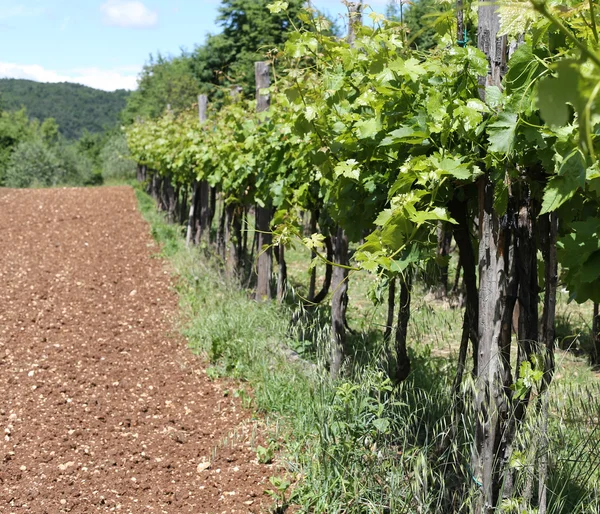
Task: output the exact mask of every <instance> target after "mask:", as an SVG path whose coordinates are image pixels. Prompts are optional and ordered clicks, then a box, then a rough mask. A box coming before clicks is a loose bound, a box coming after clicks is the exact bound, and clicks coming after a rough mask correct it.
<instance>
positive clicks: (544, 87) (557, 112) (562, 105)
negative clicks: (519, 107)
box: [538, 59, 583, 127]
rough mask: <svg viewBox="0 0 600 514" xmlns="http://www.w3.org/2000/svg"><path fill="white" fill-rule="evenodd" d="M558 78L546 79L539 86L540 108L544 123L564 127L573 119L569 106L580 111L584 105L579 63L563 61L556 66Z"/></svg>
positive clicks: (569, 60)
mask: <svg viewBox="0 0 600 514" xmlns="http://www.w3.org/2000/svg"><path fill="white" fill-rule="evenodd" d="M556 73H557V76H556V78H554V77H545V78H543V79H542V80H540V83H539V86H538V107H539V109H540V113H541V115H542V118H544V121H545V122H546V123H548V124H549V125H553V126H558V127H560V126H563V125H566V124H567V123H568V122H569V121H570V118H571V111H570V109H569V106H568V105H567V104H569V103H570V104H571V105H573V107H575V109H578V108H579V107H580V105H581V104H582V103H583V101H582V99H581V98H580V96H579V95H580V93H579V70H578V68H577V63H576V61H574V60H571V59H563V60H562V61H559V62H558V64H556Z"/></svg>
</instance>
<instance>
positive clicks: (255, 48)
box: [192, 0, 304, 96]
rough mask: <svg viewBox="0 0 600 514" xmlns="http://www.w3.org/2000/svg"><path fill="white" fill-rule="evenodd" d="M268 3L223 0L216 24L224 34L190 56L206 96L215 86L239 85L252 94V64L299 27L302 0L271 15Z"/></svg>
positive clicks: (210, 38) (210, 39)
mask: <svg viewBox="0 0 600 514" xmlns="http://www.w3.org/2000/svg"><path fill="white" fill-rule="evenodd" d="M269 3H270V2H269V0H223V2H222V3H221V6H220V7H219V16H218V18H217V23H218V24H219V25H220V26H221V27H222V29H223V32H222V33H221V34H217V35H211V36H209V37H208V38H207V40H206V42H205V43H204V45H201V46H199V47H197V48H196V50H195V51H194V53H193V55H192V61H193V70H194V74H195V76H196V78H197V79H198V81H199V82H200V83H201V84H202V89H203V91H204V92H206V93H214V91H215V88H216V86H231V85H238V84H242V85H243V87H244V92H245V93H246V94H247V95H248V96H251V95H252V94H254V84H255V82H254V63H255V62H257V61H262V60H264V59H265V57H266V55H267V54H268V53H269V52H270V51H272V50H273V49H280V48H281V47H282V46H283V43H285V41H286V40H287V38H288V35H289V33H290V31H292V30H293V29H294V27H295V26H300V25H301V21H300V18H299V15H300V12H301V10H302V7H303V5H304V0H291V1H289V6H288V9H287V11H286V12H282V13H278V14H271V13H270V12H269V10H268V8H267V5H268V4H269Z"/></svg>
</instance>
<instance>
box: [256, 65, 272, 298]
mask: <svg viewBox="0 0 600 514" xmlns="http://www.w3.org/2000/svg"><path fill="white" fill-rule="evenodd" d="M254 71H255V76H256V111H257V112H264V111H266V110H268V109H269V105H270V101H271V99H270V96H269V95H268V94H265V93H264V92H263V91H262V90H264V89H266V88H268V87H269V86H270V85H271V76H270V73H269V72H270V69H269V63H267V62H262V61H261V62H257V63H255V64H254ZM255 212H256V231H257V233H258V262H257V264H256V268H257V278H256V295H255V297H256V300H258V301H263V300H270V299H271V298H273V293H272V291H271V275H272V271H273V252H272V249H271V244H272V242H273V237H272V235H271V226H270V225H271V218H272V209H271V207H270V206H267V205H266V206H264V207H261V206H260V205H257V206H256V208H255Z"/></svg>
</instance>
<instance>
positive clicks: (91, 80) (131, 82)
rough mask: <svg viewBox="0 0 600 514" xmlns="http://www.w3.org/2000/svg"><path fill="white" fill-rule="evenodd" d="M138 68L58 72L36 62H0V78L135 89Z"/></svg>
mask: <svg viewBox="0 0 600 514" xmlns="http://www.w3.org/2000/svg"><path fill="white" fill-rule="evenodd" d="M138 71H139V68H137V69H136V68H134V67H127V68H117V69H113V70H103V69H99V68H78V69H74V70H70V71H68V72H62V73H59V72H57V71H54V70H48V69H45V68H43V67H42V66H39V65H37V64H32V65H24V64H14V63H8V62H0V78H14V79H28V80H35V81H36V82H75V83H76V84H83V85H84V86H89V87H93V88H96V89H103V90H104V91H114V90H115V89H130V90H131V89H136V88H137V74H138V73H137V72H138Z"/></svg>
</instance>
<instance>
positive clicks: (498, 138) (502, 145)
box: [487, 112, 517, 154]
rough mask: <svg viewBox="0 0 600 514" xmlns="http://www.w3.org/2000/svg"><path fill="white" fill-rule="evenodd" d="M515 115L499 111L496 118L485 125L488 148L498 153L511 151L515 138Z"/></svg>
mask: <svg viewBox="0 0 600 514" xmlns="http://www.w3.org/2000/svg"><path fill="white" fill-rule="evenodd" d="M516 130H517V115H516V114H515V113H512V112H501V113H500V114H499V115H498V119H497V120H496V121H495V122H493V123H490V124H489V125H488V126H487V132H488V141H489V143H490V146H489V150H490V151H491V152H498V153H506V154H508V153H511V151H512V149H513V147H514V144H515V138H516Z"/></svg>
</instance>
